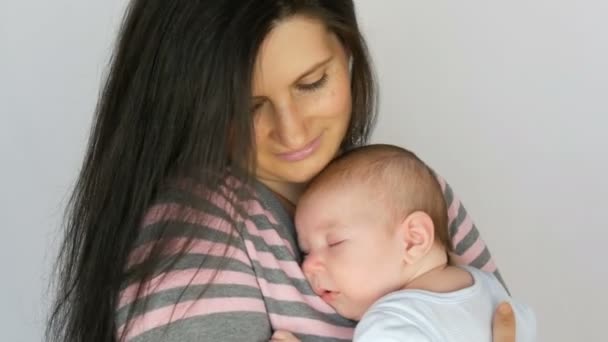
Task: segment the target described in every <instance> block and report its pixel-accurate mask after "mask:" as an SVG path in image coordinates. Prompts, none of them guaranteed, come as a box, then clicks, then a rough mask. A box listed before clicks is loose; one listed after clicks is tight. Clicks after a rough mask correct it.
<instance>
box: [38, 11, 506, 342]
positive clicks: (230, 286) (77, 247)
mask: <svg viewBox="0 0 608 342" xmlns="http://www.w3.org/2000/svg"><path fill="white" fill-rule="evenodd" d="M373 84H374V83H373V77H372V72H371V67H370V64H369V62H368V56H367V52H366V48H365V44H364V41H363V39H362V38H361V35H360V32H359V30H358V26H357V22H356V18H355V12H354V5H353V3H352V1H345V0H340V1H338V0H324V1H323V0H317V1H311V0H221V1H220V0H213V1H212V0H207V1H203V0H189V1H166V0H147V1H141V0H134V1H133V2H132V3H131V6H130V8H129V10H128V14H127V16H126V18H125V22H124V24H123V27H122V31H121V34H120V40H119V42H118V46H117V50H116V54H115V56H114V58H113V62H112V67H111V70H110V74H109V77H108V80H107V83H106V86H105V89H104V92H103V94H102V96H101V99H100V102H99V105H98V108H97V113H96V118H95V124H94V127H93V131H92V135H91V139H90V143H89V148H88V152H87V155H86V158H85V161H84V165H83V168H82V171H81V174H80V176H79V179H78V182H77V184H76V187H75V190H74V193H73V197H72V201H71V205H70V211H69V212H68V220H67V229H66V236H65V240H64V244H63V248H62V254H61V256H60V259H59V262H60V268H59V271H60V274H59V284H58V285H59V294H58V298H57V302H56V306H55V308H54V311H53V312H52V316H51V319H50V322H49V327H48V330H47V333H48V336H49V339H54V340H61V341H85V340H86V341H116V340H120V341H126V340H131V341H161V340H162V341H195V340H196V341H199V340H211V341H216V340H218V341H263V340H268V339H269V338H270V336H271V334H272V331H274V330H279V329H281V330H289V331H293V332H295V333H296V334H297V335H298V337H299V338H301V339H302V340H348V339H350V338H351V335H352V327H353V325H354V322H351V321H348V320H345V319H343V318H341V317H339V316H338V315H337V314H336V313H335V312H334V311H333V310H332V309H331V307H329V306H328V305H327V304H325V303H324V302H323V301H322V300H321V299H320V298H319V297H318V296H316V295H315V294H314V292H313V291H312V289H311V288H310V287H309V286H308V284H307V283H306V281H305V280H304V277H303V274H302V271H301V269H300V268H299V266H298V265H299V261H301V255H300V252H299V251H298V250H297V244H296V243H295V242H296V238H295V233H294V229H293V222H292V218H291V214H292V213H293V209H294V206H295V204H296V203H297V201H298V197H299V194H300V192H301V191H302V189H303V187H304V186H305V184H306V183H307V182H308V181H309V180H310V179H311V178H312V177H313V176H315V175H316V174H317V173H318V172H319V171H320V170H321V169H322V168H323V167H324V166H325V165H327V163H328V162H329V161H330V160H331V159H332V158H333V157H335V156H336V155H337V154H338V153H340V151H343V150H346V149H349V148H351V147H353V146H357V145H359V144H363V143H365V142H366V141H367V138H368V135H369V133H370V129H371V126H372V122H373V119H374V100H375V93H374V87H373ZM445 194H446V200H447V201H448V202H449V203H450V204H451V207H450V208H451V212H450V217H451V218H452V225H451V228H450V230H451V234H452V237H453V238H454V239H456V240H457V241H456V242H457V247H456V249H457V252H459V254H461V256H460V259H459V260H460V261H462V262H465V263H470V264H473V265H474V266H477V267H486V268H492V267H493V266H492V265H493V263H492V261H491V259H490V257H489V253H488V252H487V249H485V250H484V249H483V248H480V247H483V243H482V242H481V240H480V239H479V237H478V234H477V231H476V229H475V227H474V226H472V224H470V223H469V224H468V225H467V222H470V220H468V219H467V218H468V217H467V215H466V212H465V211H464V208H463V207H462V206H460V205H459V202H458V201H457V200H455V199H454V197H453V194H452V192H451V189H450V188H449V186H447V185H445ZM471 246H475V248H471ZM482 250H483V252H482V253H479V252H480V251H482ZM507 309H508V307H507ZM507 311H508V310H507ZM497 317H498V318H497V319H498V320H506V321H507V323H501V324H498V325H496V326H495V327H497V328H498V330H497V333H498V334H504V335H505V337H504V338H505V339H503V337H502V335H500V336H498V335H497V337H496V338H495V341H513V339H512V336H511V337H509V336H507V335H509V334H512V332H513V328H512V325H513V323H512V320H513V317H512V316H510V315H508V314H507V315H505V316H497ZM509 327H510V328H509Z"/></svg>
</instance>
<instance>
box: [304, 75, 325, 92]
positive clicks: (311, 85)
mask: <svg viewBox="0 0 608 342" xmlns="http://www.w3.org/2000/svg"><path fill="white" fill-rule="evenodd" d="M325 83H327V74H323V76H322V77H321V78H320V79H319V80H317V81H314V82H313V83H308V84H299V85H298V89H300V90H303V91H315V90H317V89H319V88H321V87H323V86H324V85H325Z"/></svg>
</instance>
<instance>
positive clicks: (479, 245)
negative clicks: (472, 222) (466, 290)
mask: <svg viewBox="0 0 608 342" xmlns="http://www.w3.org/2000/svg"><path fill="white" fill-rule="evenodd" d="M485 248H486V245H485V243H484V242H483V240H482V239H480V238H478V239H477V241H475V243H473V245H472V246H471V247H469V249H467V250H466V251H464V253H462V254H461V255H457V256H456V257H455V261H457V263H458V264H462V265H470V264H471V263H472V262H473V260H475V259H476V258H477V257H478V256H479V255H480V254H481V253H482V252H483V250H484V249H485Z"/></svg>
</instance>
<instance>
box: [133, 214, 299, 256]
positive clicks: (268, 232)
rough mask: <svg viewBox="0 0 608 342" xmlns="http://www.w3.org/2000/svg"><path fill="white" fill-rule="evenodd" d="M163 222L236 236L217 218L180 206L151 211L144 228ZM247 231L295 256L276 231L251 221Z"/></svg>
mask: <svg viewBox="0 0 608 342" xmlns="http://www.w3.org/2000/svg"><path fill="white" fill-rule="evenodd" d="M163 220H170V221H171V220H173V221H179V222H184V223H190V224H195V225H203V226H207V227H209V228H212V229H215V230H218V231H221V232H224V233H231V234H234V235H236V232H234V231H233V230H232V229H231V227H232V225H231V224H230V223H229V222H228V221H226V220H224V219H222V218H220V217H217V216H213V215H210V214H207V213H204V212H201V211H199V210H196V209H194V208H189V207H183V206H181V205H179V204H173V203H172V204H159V205H156V206H154V207H152V208H151V209H150V214H149V215H146V217H145V219H144V226H149V225H152V224H155V223H157V222H159V221H163ZM244 223H245V226H246V227H247V231H248V232H249V234H251V235H253V236H257V237H259V238H261V239H263V240H264V242H266V244H267V245H269V246H271V247H272V246H279V247H285V248H287V249H288V251H289V252H290V253H291V254H292V255H295V254H294V252H293V249H292V248H291V246H290V245H289V241H287V240H285V239H283V238H281V236H279V233H277V231H276V230H274V229H264V230H259V229H258V228H257V226H256V225H255V223H254V222H253V221H251V220H250V219H247V220H246V221H245V222H244Z"/></svg>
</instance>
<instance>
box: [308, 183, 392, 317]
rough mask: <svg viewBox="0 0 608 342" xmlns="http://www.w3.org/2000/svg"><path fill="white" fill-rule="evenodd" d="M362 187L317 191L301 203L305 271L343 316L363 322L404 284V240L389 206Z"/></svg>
mask: <svg viewBox="0 0 608 342" xmlns="http://www.w3.org/2000/svg"><path fill="white" fill-rule="evenodd" d="M377 198H379V197H378V196H375V195H374V194H373V193H371V192H370V190H366V189H365V188H364V187H362V186H358V187H353V188H350V189H335V190H334V189H331V188H329V189H327V190H326V189H323V190H318V191H316V192H314V193H312V194H310V195H307V196H304V198H303V199H302V200H301V201H300V203H298V208H297V212H296V227H297V232H298V241H299V244H300V247H301V249H302V251H303V252H304V253H305V254H306V257H305V259H304V264H303V266H302V268H303V269H304V274H305V275H306V277H307V279H308V281H309V282H310V284H311V286H312V288H313V289H314V291H315V293H317V294H318V295H319V296H321V298H323V300H325V301H326V302H327V303H328V304H329V305H331V306H332V307H334V308H335V309H336V311H337V312H338V313H340V314H341V315H342V316H344V317H347V318H350V319H354V320H359V319H360V318H361V316H362V315H363V313H364V312H365V311H366V310H367V309H368V308H369V307H370V306H371V305H372V304H373V303H374V302H375V301H376V300H378V299H379V298H380V297H382V296H384V295H385V294H388V293H390V292H392V291H395V290H397V289H399V288H401V286H403V284H402V281H401V279H402V270H403V264H404V263H403V258H402V251H403V243H402V242H401V240H400V239H399V236H398V230H397V229H396V224H395V222H392V221H394V220H393V219H392V216H391V215H390V209H389V208H388V207H387V206H386V205H384V203H382V202H381V201H379V200H378V199H377Z"/></svg>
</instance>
